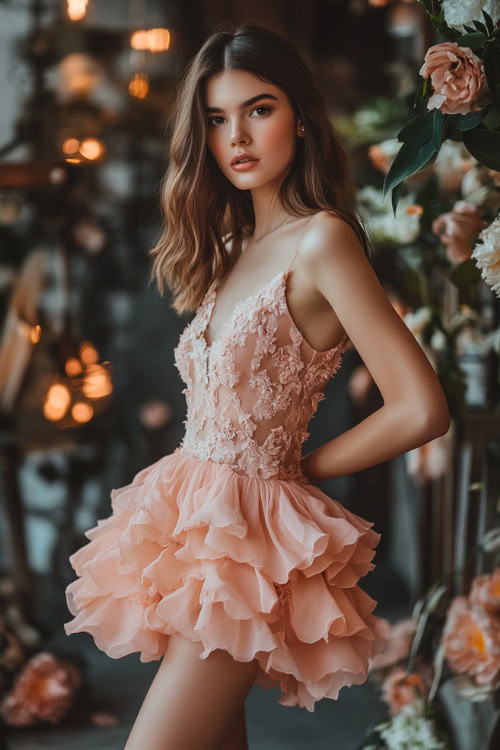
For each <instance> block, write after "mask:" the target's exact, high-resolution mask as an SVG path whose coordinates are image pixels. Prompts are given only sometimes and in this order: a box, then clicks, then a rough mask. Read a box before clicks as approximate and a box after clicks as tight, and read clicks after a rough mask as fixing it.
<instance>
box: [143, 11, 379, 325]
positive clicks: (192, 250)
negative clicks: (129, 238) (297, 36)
mask: <svg viewBox="0 0 500 750" xmlns="http://www.w3.org/2000/svg"><path fill="white" fill-rule="evenodd" d="M227 69H237V70H244V71H248V72H249V73H253V74H254V75H255V76H257V77H259V78H260V79H262V80H264V81H265V82H267V83H271V84H274V85H275V86H277V87H278V88H280V89H281V90H282V91H283V92H284V93H285V94H286V95H287V96H288V98H289V100H290V103H291V106H292V107H293V110H294V112H295V114H296V116H297V117H299V118H300V119H301V121H302V123H303V124H304V128H305V132H306V137H305V138H299V137H297V144H296V151H295V158H294V162H293V164H292V165H291V166H290V168H289V169H288V171H287V174H286V177H285V178H284V180H283V182H282V184H281V186H280V192H279V195H278V201H279V202H280V203H281V205H282V207H283V208H284V210H285V211H287V212H288V213H289V214H291V215H294V216H304V215H308V214H313V213H316V212H318V211H320V210H328V211H332V212H334V213H335V214H337V215H338V216H340V217H341V218H343V219H344V220H345V221H346V222H347V223H348V224H350V226H351V227H352V228H353V230H354V231H355V232H356V235H357V236H358V238H359V240H360V242H361V244H362V245H363V248H364V250H365V253H366V255H367V257H368V258H369V259H371V256H372V253H373V250H372V246H371V243H370V240H369V237H368V233H367V230H366V228H365V227H364V226H363V219H362V218H361V215H360V214H359V213H358V209H357V191H356V187H355V184H354V178H353V169H352V165H351V161H350V158H349V156H348V154H347V152H346V150H345V148H344V146H343V145H342V143H341V140H340V137H339V135H338V133H337V130H336V128H335V125H334V124H333V122H332V120H331V119H330V117H329V116H328V114H327V111H326V108H325V104H324V101H323V98H322V96H321V94H320V92H319V90H318V89H317V87H316V85H315V83H314V79H313V76H312V74H311V71H310V70H309V68H308V66H307V64H306V63H305V62H304V60H303V59H302V57H301V56H300V54H299V53H298V52H297V51H296V50H295V49H294V48H293V47H292V46H291V45H290V44H289V43H288V42H287V41H286V40H284V39H283V38H281V37H280V36H278V35H277V34H275V33H274V32H272V31H269V30H268V29H265V28H262V27H260V26H250V25H247V24H243V25H239V26H233V25H232V24H227V23H225V24H223V25H222V26H219V27H218V28H217V30H216V31H215V33H213V34H212V35H211V36H210V37H209V38H208V39H207V40H206V41H205V43H204V44H203V46H202V47H201V49H200V50H199V52H198V53H197V54H196V55H195V57H194V58H193V59H192V60H191V61H190V62H189V64H188V65H187V67H186V68H185V70H184V71H183V73H182V74H181V77H180V79H179V87H178V91H177V96H176V101H175V104H174V107H173V110H172V113H171V115H170V117H169V118H168V120H167V136H168V137H170V146H169V163H168V169H167V172H166V174H165V177H164V178H163V181H162V185H161V207H162V212H163V215H164V219H165V223H164V228H163V231H162V234H161V237H160V239H159V240H158V242H157V244H156V245H155V246H154V247H153V248H152V249H151V250H150V251H149V252H150V255H152V257H153V263H152V268H151V274H150V283H151V282H152V281H154V280H156V283H157V285H158V288H159V291H160V293H161V294H163V292H164V288H165V283H166V285H167V286H168V287H169V288H170V290H171V292H172V295H173V300H172V303H171V307H172V308H173V309H174V310H175V311H176V312H177V313H178V314H182V313H186V312H192V311H194V310H196V309H197V308H198V306H199V304H200V303H201V301H202V299H203V296H204V295H205V293H206V291H207V289H208V287H209V285H210V283H211V282H212V281H213V280H214V278H220V277H223V276H224V275H225V273H226V271H227V269H228V267H229V253H228V250H227V248H226V246H225V240H227V237H228V236H229V237H233V238H235V237H239V236H240V235H242V234H243V235H244V234H248V233H252V232H253V229H254V226H255V216H254V211H253V204H252V196H251V192H250V190H239V189H238V188H236V187H235V186H234V185H233V184H232V183H231V182H230V180H228V179H227V178H226V176H225V175H224V174H223V173H222V172H221V170H220V169H219V166H218V164H217V162H216V160H215V159H214V157H213V155H212V153H211V151H210V149H209V148H208V146H207V144H206V135H207V120H206V115H205V101H204V94H205V85H206V81H207V79H208V78H210V77H211V76H212V75H214V74H216V73H220V72H222V71H224V70H227Z"/></svg>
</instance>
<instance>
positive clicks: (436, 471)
mask: <svg viewBox="0 0 500 750" xmlns="http://www.w3.org/2000/svg"><path fill="white" fill-rule="evenodd" d="M454 432H455V430H454V425H453V420H452V421H451V423H450V427H449V429H448V430H447V432H445V434H444V435H439V436H438V437H436V438H433V439H432V440H430V441H429V442H427V443H424V444H423V445H419V446H418V447H417V448H412V449H410V450H409V451H407V452H406V453H405V460H406V468H407V471H408V474H409V475H410V476H411V477H413V479H414V480H415V482H416V483H417V484H418V485H419V486H423V485H424V484H426V482H429V481H430V480H431V479H439V477H442V476H444V475H445V474H446V473H447V471H449V468H450V465H451V463H452V461H453V445H454Z"/></svg>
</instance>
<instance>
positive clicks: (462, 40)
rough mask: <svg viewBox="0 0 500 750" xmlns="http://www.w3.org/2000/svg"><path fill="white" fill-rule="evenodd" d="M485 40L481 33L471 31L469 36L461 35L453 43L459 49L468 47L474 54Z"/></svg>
mask: <svg viewBox="0 0 500 750" xmlns="http://www.w3.org/2000/svg"><path fill="white" fill-rule="evenodd" d="M487 38H488V37H487V35H486V34H483V33H482V32H481V31H473V32H471V33H470V34H462V35H461V36H459V37H458V39H456V40H455V41H456V43H457V44H458V46H459V47H469V49H471V50H472V51H473V52H474V51H475V50H478V49H480V47H482V46H483V44H484V43H485V42H486V40H487Z"/></svg>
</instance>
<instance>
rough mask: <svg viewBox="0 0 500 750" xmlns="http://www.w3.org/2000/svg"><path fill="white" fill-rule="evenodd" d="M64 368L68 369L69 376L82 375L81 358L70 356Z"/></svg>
mask: <svg viewBox="0 0 500 750" xmlns="http://www.w3.org/2000/svg"><path fill="white" fill-rule="evenodd" d="M64 369H65V370H66V375H68V376H69V377H73V376H75V375H80V373H81V371H82V369H83V368H82V363H81V362H80V360H79V359H77V358H76V357H70V358H69V359H67V360H66V364H65V365H64Z"/></svg>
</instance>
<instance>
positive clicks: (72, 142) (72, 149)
mask: <svg viewBox="0 0 500 750" xmlns="http://www.w3.org/2000/svg"><path fill="white" fill-rule="evenodd" d="M79 146H80V141H79V140H78V139H77V138H66V140H65V141H64V143H63V145H62V150H63V151H64V153H65V154H76V152H77V151H78V147H79Z"/></svg>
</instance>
